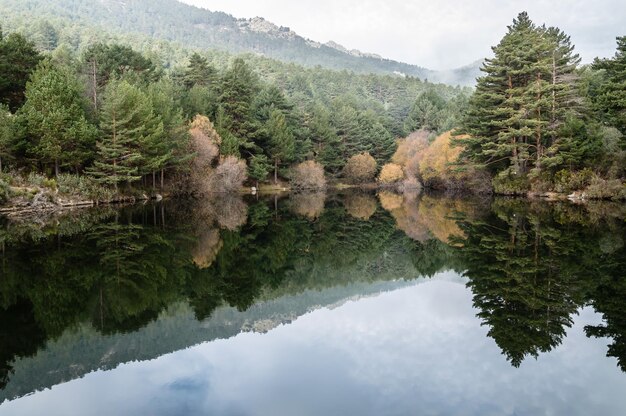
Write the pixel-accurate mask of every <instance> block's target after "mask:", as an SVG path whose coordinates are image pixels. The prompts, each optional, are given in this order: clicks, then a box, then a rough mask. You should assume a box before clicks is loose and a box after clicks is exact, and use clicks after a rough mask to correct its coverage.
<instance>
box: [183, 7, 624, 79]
mask: <svg viewBox="0 0 626 416" xmlns="http://www.w3.org/2000/svg"><path fill="white" fill-rule="evenodd" d="M183 1H184V2H185V3H189V4H194V5H196V6H200V7H204V8H207V9H209V10H213V11H224V12H227V13H229V14H232V15H233V16H235V17H245V18H249V17H254V16H261V17H264V18H266V19H267V20H270V21H272V22H273V23H275V24H277V25H279V26H288V27H290V28H291V29H292V30H294V31H296V32H297V33H298V34H300V35H301V36H304V37H306V38H309V39H312V40H315V41H319V42H327V41H329V40H334V41H336V42H338V43H340V44H342V45H344V46H345V47H347V48H348V49H359V50H361V51H364V52H373V53H378V54H380V55H382V56H384V57H386V58H391V59H395V60H399V61H404V62H408V63H412V64H417V65H420V66H424V67H428V68H432V69H447V68H454V67H459V66H462V65H465V64H468V63H471V62H473V61H475V60H477V59H481V58H484V57H486V56H488V55H489V53H490V51H491V49H490V46H492V45H495V44H497V43H498V41H499V40H500V38H501V37H502V35H503V34H504V33H505V32H506V26H507V25H508V24H510V23H511V21H512V20H513V18H514V17H515V16H516V15H517V14H518V13H519V12H520V11H523V10H526V11H527V12H528V13H529V14H530V17H531V18H532V19H533V21H534V22H535V23H538V24H541V23H546V24H547V25H549V26H558V27H560V28H561V29H563V30H564V31H565V32H566V33H568V34H569V35H571V37H572V40H573V42H574V44H575V45H576V48H577V51H578V52H579V53H580V54H581V56H582V57H583V61H584V62H589V61H591V60H593V58H594V57H596V56H602V57H605V56H612V55H613V54H614V51H615V45H616V44H615V37H616V36H623V35H626V0H526V1H514V0H403V1H399V0H386V1H376V0H298V1H296V0H183Z"/></svg>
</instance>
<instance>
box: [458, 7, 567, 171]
mask: <svg viewBox="0 0 626 416" xmlns="http://www.w3.org/2000/svg"><path fill="white" fill-rule="evenodd" d="M508 29H509V30H508V32H507V34H506V35H505V36H504V38H503V39H502V40H501V41H500V43H499V44H498V45H497V46H495V47H493V48H492V49H493V51H494V58H492V59H487V60H485V64H484V66H483V68H481V70H482V71H483V72H485V75H484V76H483V77H481V78H479V79H478V83H477V86H476V92H475V93H474V94H473V96H472V97H471V99H470V102H469V108H468V111H467V112H466V115H465V118H464V120H463V123H462V124H463V127H462V129H461V131H462V132H464V133H467V134H468V135H469V137H467V138H464V139H460V140H459V142H460V143H462V144H463V145H464V146H465V149H464V156H465V157H467V158H468V159H470V160H472V161H473V162H475V163H478V164H481V165H484V166H486V167H487V168H488V169H490V170H491V171H496V172H497V171H501V170H504V169H506V168H507V167H508V169H509V171H510V173H512V174H525V173H526V172H527V171H528V170H529V169H530V168H531V167H533V166H534V167H535V168H536V169H537V170H539V169H541V168H542V161H543V159H544V157H545V156H546V150H545V149H546V148H548V147H550V146H552V144H553V143H554V141H555V140H556V133H555V132H556V131H557V130H558V128H559V127H560V126H561V125H562V124H563V123H564V121H565V118H566V114H567V112H566V110H567V109H568V108H569V106H570V104H571V103H572V102H573V101H574V100H573V98H572V94H573V92H574V89H573V88H572V87H571V84H572V83H573V77H572V76H571V74H572V73H573V71H574V70H575V68H576V65H577V63H578V61H579V60H578V56H577V55H574V54H573V47H572V46H571V44H570V42H569V38H568V37H567V36H566V35H565V34H564V33H562V32H561V31H560V30H559V29H556V28H549V29H546V28H545V27H537V26H535V25H534V24H533V23H532V21H531V20H530V18H529V17H528V15H527V14H526V13H525V12H524V13H520V14H519V16H518V17H517V18H516V19H515V20H514V21H513V24H512V25H511V26H509V27H508Z"/></svg>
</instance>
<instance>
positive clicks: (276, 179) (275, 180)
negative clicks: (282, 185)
mask: <svg viewBox="0 0 626 416" xmlns="http://www.w3.org/2000/svg"><path fill="white" fill-rule="evenodd" d="M274 184H276V185H278V159H274Z"/></svg>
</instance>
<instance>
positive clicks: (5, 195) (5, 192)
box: [0, 179, 11, 204]
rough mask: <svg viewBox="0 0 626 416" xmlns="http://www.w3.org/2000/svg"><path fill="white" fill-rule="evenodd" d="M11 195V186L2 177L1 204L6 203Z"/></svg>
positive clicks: (0, 180) (0, 183)
mask: <svg viewBox="0 0 626 416" xmlns="http://www.w3.org/2000/svg"><path fill="white" fill-rule="evenodd" d="M10 197H11V188H10V187H9V184H8V183H6V182H5V181H4V180H2V179H0V204H4V203H5V202H7V201H8V200H9V198H10Z"/></svg>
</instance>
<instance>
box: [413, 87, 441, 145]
mask: <svg viewBox="0 0 626 416" xmlns="http://www.w3.org/2000/svg"><path fill="white" fill-rule="evenodd" d="M445 108H446V102H445V100H444V99H443V98H442V97H441V96H440V95H439V94H437V92H436V91H434V90H433V89H428V90H427V91H425V92H423V93H421V94H420V95H419V96H418V97H417V100H415V103H413V106H412V107H411V110H410V111H409V114H408V116H407V118H406V120H405V121H404V134H406V135H408V134H411V133H412V132H414V131H417V130H419V129H426V130H429V131H432V132H435V133H439V132H441V127H442V125H443V122H444V119H443V118H444V114H443V112H444V109H445Z"/></svg>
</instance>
